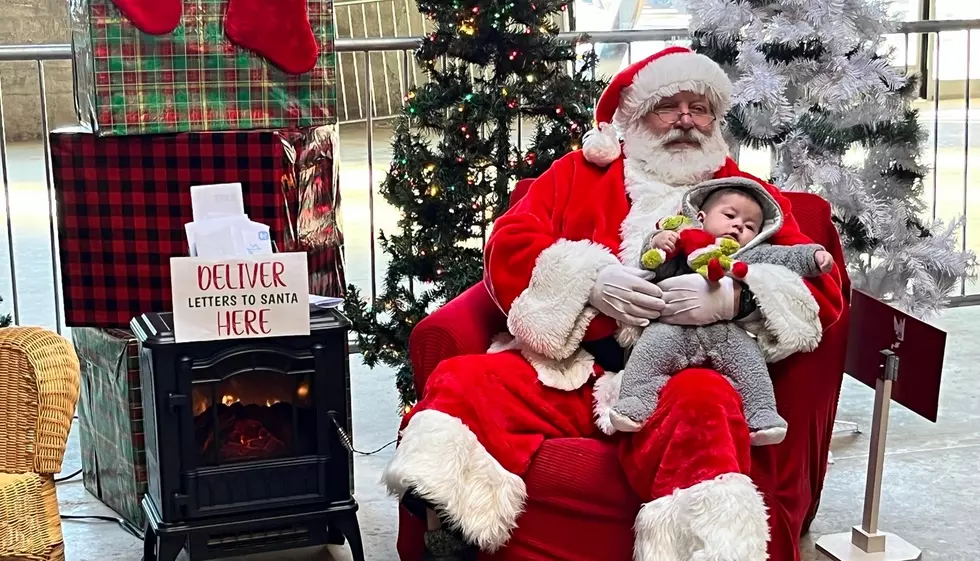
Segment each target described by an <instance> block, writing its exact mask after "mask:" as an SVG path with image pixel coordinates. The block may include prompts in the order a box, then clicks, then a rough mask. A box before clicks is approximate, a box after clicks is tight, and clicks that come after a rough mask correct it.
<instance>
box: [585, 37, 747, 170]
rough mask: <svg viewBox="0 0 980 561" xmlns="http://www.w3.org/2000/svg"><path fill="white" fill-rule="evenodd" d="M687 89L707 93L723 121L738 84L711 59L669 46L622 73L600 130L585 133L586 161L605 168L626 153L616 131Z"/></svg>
mask: <svg viewBox="0 0 980 561" xmlns="http://www.w3.org/2000/svg"><path fill="white" fill-rule="evenodd" d="M682 91H691V92H695V93H699V94H703V95H706V96H707V97H708V100H709V101H710V102H711V109H712V110H713V111H714V113H715V115H716V116H718V117H719V118H720V117H722V116H723V115H724V114H725V113H727V112H728V109H729V105H730V103H731V96H732V82H731V80H729V78H728V76H727V75H726V74H725V71H724V70H722V69H721V67H720V66H719V65H718V63H716V62H715V61H713V60H711V59H710V58H708V57H706V56H704V55H702V54H698V53H695V52H694V51H692V50H691V49H688V48H687V47H668V48H666V49H664V50H662V51H660V52H658V53H654V54H652V55H650V56H648V57H647V58H645V59H643V60H641V61H638V62H635V63H633V64H631V65H629V66H627V67H626V68H624V69H623V70H622V71H620V72H619V74H617V75H616V76H615V77H614V78H613V79H612V81H611V82H610V83H609V86H608V87H607V88H606V90H605V91H604V92H602V95H601V96H600V97H599V103H598V105H597V106H596V112H595V116H596V127H595V128H594V129H592V130H590V131H589V132H587V133H586V134H585V137H584V139H583V142H582V151H583V153H584V155H585V159H587V160H589V161H590V162H592V163H594V164H597V165H601V166H605V165H609V164H611V163H612V162H614V161H615V160H616V159H617V158H619V156H620V154H621V150H622V149H621V147H620V144H619V140H618V138H617V136H616V127H617V126H618V127H619V128H624V127H625V126H626V125H628V124H630V123H632V122H633V121H635V120H636V119H639V118H640V117H643V116H644V115H646V114H647V113H648V112H649V111H650V109H652V108H653V106H654V105H656V104H657V103H658V102H659V101H660V100H662V99H664V98H666V97H670V96H672V95H675V94H677V93H678V92H682Z"/></svg>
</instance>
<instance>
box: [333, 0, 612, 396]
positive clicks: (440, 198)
mask: <svg viewBox="0 0 980 561" xmlns="http://www.w3.org/2000/svg"><path fill="white" fill-rule="evenodd" d="M419 9H420V11H421V12H422V13H423V14H424V15H426V16H427V17H429V18H430V19H431V20H432V21H433V22H434V24H435V30H434V31H433V32H432V33H431V34H430V35H429V36H428V37H426V38H425V39H424V40H423V42H422V44H421V46H420V47H419V49H418V50H417V51H416V53H415V59H416V60H417V61H418V62H419V64H420V65H421V66H422V68H423V69H424V70H425V72H426V74H427V75H428V77H429V81H428V83H426V84H424V85H421V86H419V87H417V88H415V89H413V90H412V91H410V92H409V93H408V94H407V96H406V97H405V107H404V109H403V112H402V115H401V116H400V117H399V120H398V122H397V124H396V128H395V134H394V138H393V141H392V148H393V150H392V152H393V158H392V161H391V165H390V167H389V170H388V175H387V177H386V178H385V180H384V182H383V183H382V185H381V194H382V195H383V196H384V197H385V200H387V201H388V202H389V203H391V204H392V205H393V206H394V207H396V208H398V210H399V211H400V212H401V218H400V220H399V221H398V231H397V232H395V233H386V232H381V233H380V235H379V237H378V239H379V245H380V247H381V248H382V250H383V251H384V252H385V253H387V254H388V255H389V256H390V258H391V260H390V264H389V265H388V270H387V272H386V274H385V276H384V280H383V285H382V286H381V287H380V290H379V294H378V296H377V300H376V302H375V303H374V305H373V306H372V305H371V303H369V302H368V301H366V297H365V296H364V295H362V294H361V292H360V291H359V290H357V288H356V287H354V286H350V287H349V289H348V295H347V298H346V302H345V312H346V314H347V315H348V316H349V317H350V319H351V320H352V321H353V323H354V331H355V332H356V334H357V343H358V346H359V348H360V350H361V352H362V353H363V357H364V362H365V364H367V365H368V366H370V367H373V366H374V365H376V364H379V363H383V364H387V365H389V366H392V367H394V368H395V370H396V377H397V379H396V385H397V387H398V391H399V394H400V396H401V400H402V404H403V406H411V405H412V404H413V403H414V402H415V399H416V396H415V391H414V384H413V381H412V368H411V365H410V363H409V357H408V339H409V335H410V334H411V332H412V329H413V328H414V327H415V326H416V325H417V324H418V322H419V321H421V320H422V319H423V318H424V317H425V316H426V315H427V314H428V313H430V312H431V311H432V310H433V309H435V308H436V307H438V306H439V305H441V304H443V303H445V302H447V301H448V300H451V299H452V298H454V297H455V296H457V295H458V294H460V293H461V292H463V291H464V290H466V289H467V288H469V287H470V286H472V285H473V284H474V283H476V282H478V281H479V280H480V279H481V278H482V274H483V251H482V246H483V243H484V242H485V239H486V236H487V233H488V231H489V229H490V227H491V225H492V222H493V220H494V219H495V218H496V217H497V216H499V215H500V214H501V213H502V212H503V211H504V210H505V209H506V208H507V204H508V195H509V193H510V190H511V189H512V188H513V185H514V183H515V182H516V180H518V179H521V178H526V177H536V176H538V175H540V174H541V173H542V172H543V171H544V170H545V169H547V168H548V167H549V166H550V165H551V164H552V162H554V161H555V160H556V159H558V158H560V157H562V156H563V155H565V154H567V153H568V152H569V151H571V150H574V149H577V148H578V147H579V146H580V145H581V139H582V135H583V134H584V133H585V131H587V130H588V129H589V128H590V126H591V123H592V116H593V111H594V101H595V100H596V99H597V98H598V96H599V94H600V93H601V92H602V89H603V88H604V87H605V83H604V82H603V81H598V80H594V79H592V75H593V74H594V72H595V63H596V60H595V58H594V55H592V54H590V55H588V56H586V57H585V58H584V59H582V60H579V59H578V57H577V56H576V53H575V48H574V45H571V44H568V43H567V42H562V41H560V40H559V39H558V37H557V34H558V27H557V26H556V25H555V24H554V23H553V22H554V21H556V20H557V19H558V17H560V16H561V15H562V12H563V11H564V10H565V9H566V3H565V2H564V1H557V0H534V1H527V0H522V1H510V2H506V1H500V0H457V1H455V2H452V1H439V2H434V1H420V2H419ZM570 67H573V68H574V70H573V72H572V73H569V68H570ZM519 119H520V120H521V121H523V123H524V124H525V125H526V124H528V123H529V122H533V123H534V130H533V132H531V133H530V134H528V133H529V131H528V130H527V128H525V129H524V133H523V135H524V141H523V144H524V146H522V147H520V148H519V147H518V146H517V145H516V133H515V130H516V125H517V122H518V120H519Z"/></svg>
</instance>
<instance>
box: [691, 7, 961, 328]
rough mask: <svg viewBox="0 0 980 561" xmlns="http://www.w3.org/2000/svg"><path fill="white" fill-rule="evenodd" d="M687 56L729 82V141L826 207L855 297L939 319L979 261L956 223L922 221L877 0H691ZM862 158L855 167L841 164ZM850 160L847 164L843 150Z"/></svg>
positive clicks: (917, 179)
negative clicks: (961, 244)
mask: <svg viewBox="0 0 980 561" xmlns="http://www.w3.org/2000/svg"><path fill="white" fill-rule="evenodd" d="M686 4H687V11H688V12H689V13H690V15H691V33H692V36H693V37H694V44H693V47H694V48H695V50H697V51H699V52H702V53H704V54H706V55H708V56H710V57H711V58H713V59H715V60H716V61H718V62H719V63H721V64H722V65H723V66H725V67H726V68H727V69H728V70H729V72H730V73H731V75H732V78H733V80H734V81H735V99H734V100H733V101H734V106H733V109H732V111H731V112H730V114H729V116H728V118H727V125H728V129H729V134H730V136H731V137H732V138H733V139H734V140H736V141H737V142H739V143H741V144H742V145H747V146H751V147H754V148H761V147H768V148H770V149H771V151H772V154H773V169H772V180H773V181H774V182H775V183H776V184H777V185H779V186H780V187H781V188H782V189H786V190H806V191H811V192H816V193H819V194H820V195H822V196H823V197H824V198H826V199H827V200H828V201H829V202H830V203H831V205H832V208H833V215H834V221H835V222H836V224H837V226H838V230H839V231H840V233H841V239H842V243H843V245H844V249H845V257H846V259H847V262H848V269H849V274H850V276H851V279H852V282H853V284H854V287H855V288H859V289H862V290H864V291H866V292H868V293H870V294H872V295H874V296H876V297H877V298H880V299H882V300H884V301H887V302H889V303H891V304H892V305H894V306H896V307H898V308H900V309H903V310H906V311H908V312H909V313H912V314H914V315H917V316H919V317H927V316H930V315H932V314H933V313H935V312H937V311H939V310H940V309H942V308H943V307H944V305H945V303H946V299H947V298H948V297H949V296H950V295H951V292H952V291H953V290H954V289H955V288H956V287H957V286H958V284H959V281H960V279H961V278H963V277H970V276H972V275H973V268H974V263H975V256H974V255H973V253H972V252H961V251H959V249H958V247H957V246H958V238H957V232H958V230H959V226H960V224H961V221H954V222H953V223H951V224H948V225H944V224H943V223H942V222H941V221H936V222H933V221H931V220H928V219H926V218H925V216H924V210H925V202H924V200H923V196H922V195H923V193H922V178H923V176H924V175H925V174H926V173H927V170H926V169H925V166H924V165H923V164H922V163H921V161H920V148H921V146H922V144H923V142H924V140H925V134H924V133H923V130H922V128H921V126H920V124H919V122H918V115H917V113H916V111H915V110H914V109H913V108H912V106H911V101H912V98H913V96H914V95H915V91H916V87H917V84H916V79H915V78H914V77H912V76H906V75H905V74H904V73H903V71H902V70H901V69H899V68H895V67H894V66H892V65H891V64H890V63H889V60H888V57H887V54H881V53H882V52H883V51H884V50H885V49H884V48H883V45H884V35H885V34H886V33H890V32H894V31H895V28H896V25H897V22H896V21H894V19H893V18H890V17H889V15H888V9H887V8H888V4H887V3H886V2H881V1H873V0H770V1H765V0H687V2H686ZM854 149H857V152H856V153H857V154H858V155H859V156H861V157H860V158H859V159H861V160H863V161H862V162H860V163H859V164H857V165H855V164H853V163H848V162H847V161H846V160H850V159H853V158H852V157H847V158H846V156H853V154H855V152H854ZM849 151H851V153H850V154H848V152H849Z"/></svg>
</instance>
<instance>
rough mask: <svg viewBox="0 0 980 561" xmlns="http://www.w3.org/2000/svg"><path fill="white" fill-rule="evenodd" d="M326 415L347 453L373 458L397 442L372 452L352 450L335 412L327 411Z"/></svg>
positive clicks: (350, 441)
mask: <svg viewBox="0 0 980 561" xmlns="http://www.w3.org/2000/svg"><path fill="white" fill-rule="evenodd" d="M327 415H329V416H330V420H331V421H333V426H334V427H336V428H337V436H339V437H340V443H341V444H343V445H344V448H346V449H347V451H348V452H352V453H354V454H360V455H362V456H373V455H374V454H377V453H378V452H380V451H382V450H384V449H385V448H387V447H389V446H391V445H392V444H394V443H396V442H398V439H397V438H396V439H395V440H392V441H391V442H389V443H388V444H385V445H384V446H382V447H381V448H378V449H377V450H372V451H371V452H361V451H360V450H357V449H355V448H354V441H353V440H351V437H350V435H349V434H347V431H345V430H344V427H343V425H341V424H340V421H338V420H337V412H336V411H328V412H327Z"/></svg>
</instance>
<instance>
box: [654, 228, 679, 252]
mask: <svg viewBox="0 0 980 561" xmlns="http://www.w3.org/2000/svg"><path fill="white" fill-rule="evenodd" d="M680 237H681V235H680V234H678V233H677V232H674V231H673V230H664V231H663V232H660V233H658V234H657V235H655V236H653V239H652V240H650V245H652V246H653V247H655V248H657V249H662V250H664V251H674V246H675V245H676V244H677V240H678V239H680Z"/></svg>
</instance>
